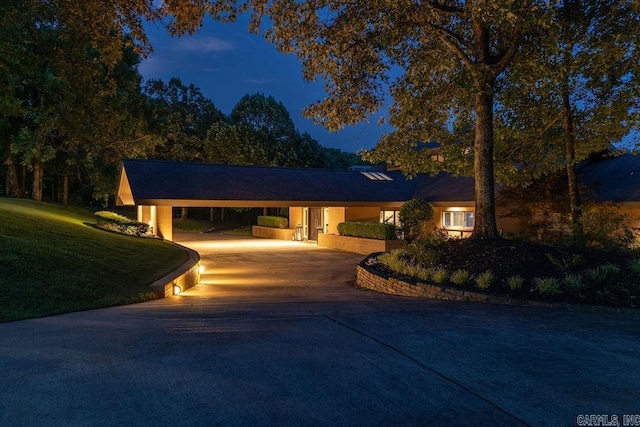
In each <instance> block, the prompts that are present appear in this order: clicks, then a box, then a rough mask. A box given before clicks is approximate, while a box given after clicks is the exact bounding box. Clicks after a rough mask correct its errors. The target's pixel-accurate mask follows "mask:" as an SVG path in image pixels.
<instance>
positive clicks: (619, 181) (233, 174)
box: [123, 154, 640, 206]
mask: <svg viewBox="0 0 640 427" xmlns="http://www.w3.org/2000/svg"><path fill="white" fill-rule="evenodd" d="M123 168H124V171H125V172H126V176H127V179H128V182H129V185H130V188H131V193H132V195H133V199H134V200H135V201H136V202H139V201H145V200H146V201H149V200H155V201H159V200H182V201H189V200H193V201H198V200H199V201H204V200H220V201H273V202H277V201H287V202H291V203H293V202H296V201H300V202H318V204H320V203H321V202H335V203H334V205H338V204H340V203H344V205H342V206H347V205H349V204H354V205H355V204H358V203H360V204H366V203H370V204H377V203H400V204H401V203H402V202H405V201H407V200H410V199H412V198H419V199H424V200H427V201H429V202H473V200H474V185H473V184H474V181H473V179H472V178H468V177H454V176H451V175H449V174H446V173H440V174H438V175H436V176H429V175H418V176H417V177H416V178H415V179H412V180H408V179H406V178H405V177H404V176H403V175H402V173H401V172H384V173H385V174H386V175H387V176H389V177H390V178H392V179H393V180H392V181H384V180H377V181H376V180H371V179H369V178H367V177H366V176H365V175H364V174H363V173H361V172H359V171H348V170H332V169H310V168H276V167H266V166H235V165H217V164H207V163H185V162H169V161H159V160H124V161H123ZM578 174H579V180H580V183H581V185H584V186H585V187H587V189H588V190H589V191H590V194H591V196H592V197H593V198H594V199H595V200H596V201H599V202H640V156H635V155H630V154H627V155H621V156H617V157H606V158H603V159H599V160H593V161H587V162H584V163H582V164H580V165H579V167H578Z"/></svg>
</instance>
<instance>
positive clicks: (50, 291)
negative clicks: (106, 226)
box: [0, 198, 188, 322]
mask: <svg viewBox="0 0 640 427" xmlns="http://www.w3.org/2000/svg"><path fill="white" fill-rule="evenodd" d="M95 222H96V221H95V218H94V216H93V214H92V212H90V211H89V210H86V209H82V208H77V207H66V206H62V205H56V204H49V203H38V202H34V201H31V200H23V199H8V198H0V224H1V226H0V242H2V244H0V322H6V321H11V320H19V319H26V318H32V317H40V316H48V315H52V314H60V313H67V312H71V311H79V310H87V309H93V308H100V307H108V306H113V305H121V304H129V303H135V302H142V301H148V300H150V299H154V298H155V296H154V294H153V293H152V292H151V290H150V289H149V287H148V285H149V284H151V283H153V281H155V280H157V279H159V278H161V277H163V276H164V275H166V274H168V273H169V272H171V271H173V270H175V269H176V268H177V267H179V266H180V265H182V264H183V263H184V262H185V261H186V260H187V258H188V256H187V254H186V252H185V251H183V250H181V249H180V248H178V247H175V246H173V245H171V244H168V243H166V242H163V241H161V240H157V239H143V238H136V237H130V236H124V235H120V234H115V233H110V232H106V231H103V230H99V229H96V228H94V227H92V226H91V224H93V223H95Z"/></svg>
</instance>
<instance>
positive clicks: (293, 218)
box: [289, 207, 303, 227]
mask: <svg viewBox="0 0 640 427" xmlns="http://www.w3.org/2000/svg"><path fill="white" fill-rule="evenodd" d="M302 209H303V208H302V207H291V208H289V227H295V226H297V225H298V224H300V225H302Z"/></svg>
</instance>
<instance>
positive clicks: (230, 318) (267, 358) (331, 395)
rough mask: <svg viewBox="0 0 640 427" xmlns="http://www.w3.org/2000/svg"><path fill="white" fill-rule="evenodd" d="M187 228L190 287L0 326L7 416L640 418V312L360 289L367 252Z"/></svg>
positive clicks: (105, 420)
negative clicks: (191, 253) (195, 256)
mask: <svg viewBox="0 0 640 427" xmlns="http://www.w3.org/2000/svg"><path fill="white" fill-rule="evenodd" d="M178 237H179V238H180V239H182V242H183V243H184V244H186V245H188V246H190V247H193V248H194V249H196V250H198V251H199V252H200V253H201V255H202V257H203V260H204V262H205V265H206V266H207V270H206V272H205V274H204V276H203V282H202V284H200V285H198V286H197V287H195V288H193V289H191V290H189V291H187V292H184V293H183V294H181V295H180V296H177V297H174V298H169V299H166V300H160V301H154V302H151V303H145V304H137V305H131V306H125V307H115V308H110V309H104V310H94V311H88V312H83V313H73V314H68V315H63V316H54V317H48V318H42V319H34V320H28V321H21V322H13V323H7V324H0V367H1V368H2V370H1V371H0V425H2V426H5V425H9V426H11V425H56V426H58V425H92V426H93V425H105V426H107V425H108V426H111V425H116V424H124V425H195V426H199V425H203V426H210V425H296V426H297V425H331V426H342V425H363V426H365V425H366V426H370V425H521V424H530V425H575V424H576V417H577V416H578V415H590V414H593V415H609V416H611V415H616V416H617V417H618V419H619V420H620V423H621V424H622V421H623V415H625V414H640V397H639V396H640V315H635V314H631V315H630V314H626V315H615V314H588V313H572V312H567V311H557V310H549V309H532V308H516V307H505V306H494V305H483V304H463V303H455V302H441V301H440V302H439V301H429V300H417V299H409V298H402V297H394V296H388V295H381V294H376V293H373V292H369V291H363V290H358V289H356V288H354V287H353V286H352V285H351V284H350V283H349V282H350V281H352V280H354V278H355V265H356V263H357V262H358V261H359V260H360V259H361V256H358V255H352V254H348V253H343V252H338V251H332V250H326V249H320V248H318V247H316V246H313V245H310V244H303V243H293V242H277V241H271V240H255V239H246V238H233V239H229V238H226V239H217V240H216V241H207V240H204V238H209V237H211V236H210V235H204V236H193V237H192V238H189V239H187V238H186V237H185V236H178ZM610 418H611V417H610Z"/></svg>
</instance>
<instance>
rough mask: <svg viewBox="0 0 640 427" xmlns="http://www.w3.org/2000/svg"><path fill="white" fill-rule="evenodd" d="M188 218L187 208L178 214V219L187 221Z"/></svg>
mask: <svg viewBox="0 0 640 427" xmlns="http://www.w3.org/2000/svg"><path fill="white" fill-rule="evenodd" d="M188 216H189V208H182V211H181V212H180V219H187V217H188Z"/></svg>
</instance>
